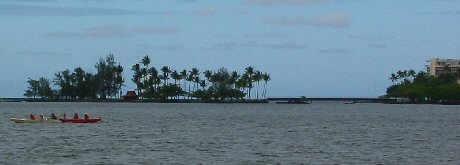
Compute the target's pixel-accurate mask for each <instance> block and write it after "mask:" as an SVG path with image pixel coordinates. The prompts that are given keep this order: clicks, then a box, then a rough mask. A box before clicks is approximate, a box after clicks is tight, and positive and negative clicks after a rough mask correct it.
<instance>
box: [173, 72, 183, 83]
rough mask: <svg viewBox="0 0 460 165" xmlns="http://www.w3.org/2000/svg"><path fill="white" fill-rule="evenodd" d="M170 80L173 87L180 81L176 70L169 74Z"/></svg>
mask: <svg viewBox="0 0 460 165" xmlns="http://www.w3.org/2000/svg"><path fill="white" fill-rule="evenodd" d="M171 78H173V79H174V85H177V81H180V80H181V79H182V77H181V74H180V73H179V72H177V70H174V72H172V73H171Z"/></svg>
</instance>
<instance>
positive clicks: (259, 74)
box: [253, 71, 262, 100]
mask: <svg viewBox="0 0 460 165" xmlns="http://www.w3.org/2000/svg"><path fill="white" fill-rule="evenodd" d="M253 79H254V81H256V82H257V90H256V98H257V100H259V83H260V80H262V72H260V71H256V72H255V73H254V76H253Z"/></svg>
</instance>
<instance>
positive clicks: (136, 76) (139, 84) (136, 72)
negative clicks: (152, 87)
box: [131, 64, 142, 96]
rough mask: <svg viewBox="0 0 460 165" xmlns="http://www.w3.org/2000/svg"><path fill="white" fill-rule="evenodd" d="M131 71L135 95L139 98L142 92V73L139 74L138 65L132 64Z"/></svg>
mask: <svg viewBox="0 0 460 165" xmlns="http://www.w3.org/2000/svg"><path fill="white" fill-rule="evenodd" d="M131 70H132V71H134V74H133V78H132V79H131V80H132V81H133V82H134V83H135V84H136V89H137V95H139V96H140V95H141V92H142V82H141V78H142V73H141V69H140V65H139V64H134V65H133V67H132V68H131Z"/></svg>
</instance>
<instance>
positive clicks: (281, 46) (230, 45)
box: [205, 42, 308, 50]
mask: <svg viewBox="0 0 460 165" xmlns="http://www.w3.org/2000/svg"><path fill="white" fill-rule="evenodd" d="M246 48H270V49H274V50H287V49H291V50H294V49H306V48H308V45H305V44H300V43H296V42H282V43H276V44H262V43H257V42H244V43H238V42H222V43H217V44H214V45H212V46H211V47H208V48H205V49H206V50H237V49H246Z"/></svg>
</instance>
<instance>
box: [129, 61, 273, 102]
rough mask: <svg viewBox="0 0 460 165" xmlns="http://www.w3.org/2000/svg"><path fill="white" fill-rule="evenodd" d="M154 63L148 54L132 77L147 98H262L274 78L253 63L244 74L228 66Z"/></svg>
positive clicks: (137, 87) (141, 94)
mask: <svg viewBox="0 0 460 165" xmlns="http://www.w3.org/2000/svg"><path fill="white" fill-rule="evenodd" d="M150 63H151V59H150V57H149V56H144V57H143V58H142V59H141V60H140V62H139V63H137V64H134V65H133V66H132V68H131V70H132V71H133V72H134V74H133V77H132V79H131V80H132V81H133V82H134V83H135V84H136V90H137V93H138V95H139V96H141V97H142V98H144V99H159V100H166V99H180V98H184V99H185V98H188V99H202V100H205V101H209V100H224V99H239V100H242V99H254V98H255V99H260V98H265V97H266V93H267V90H266V89H267V88H266V87H267V83H268V82H269V81H270V80H271V77H270V74H268V73H266V72H261V71H258V70H255V69H254V67H251V66H250V67H247V68H245V72H244V73H242V74H240V73H238V72H237V71H231V72H230V71H228V70H227V69H226V68H220V69H218V70H217V71H216V70H214V71H213V70H205V71H203V72H200V70H199V69H197V68H192V69H191V70H189V71H187V70H174V69H171V68H170V67H168V66H163V67H161V68H159V69H157V68H155V67H150ZM170 80H171V81H170ZM172 81H174V83H172ZM262 82H263V85H261V83H262ZM262 87H263V90H260V88H262ZM254 88H255V89H254ZM254 90H255V91H254ZM253 92H255V93H256V94H255V95H256V96H255V97H254V95H253Z"/></svg>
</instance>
